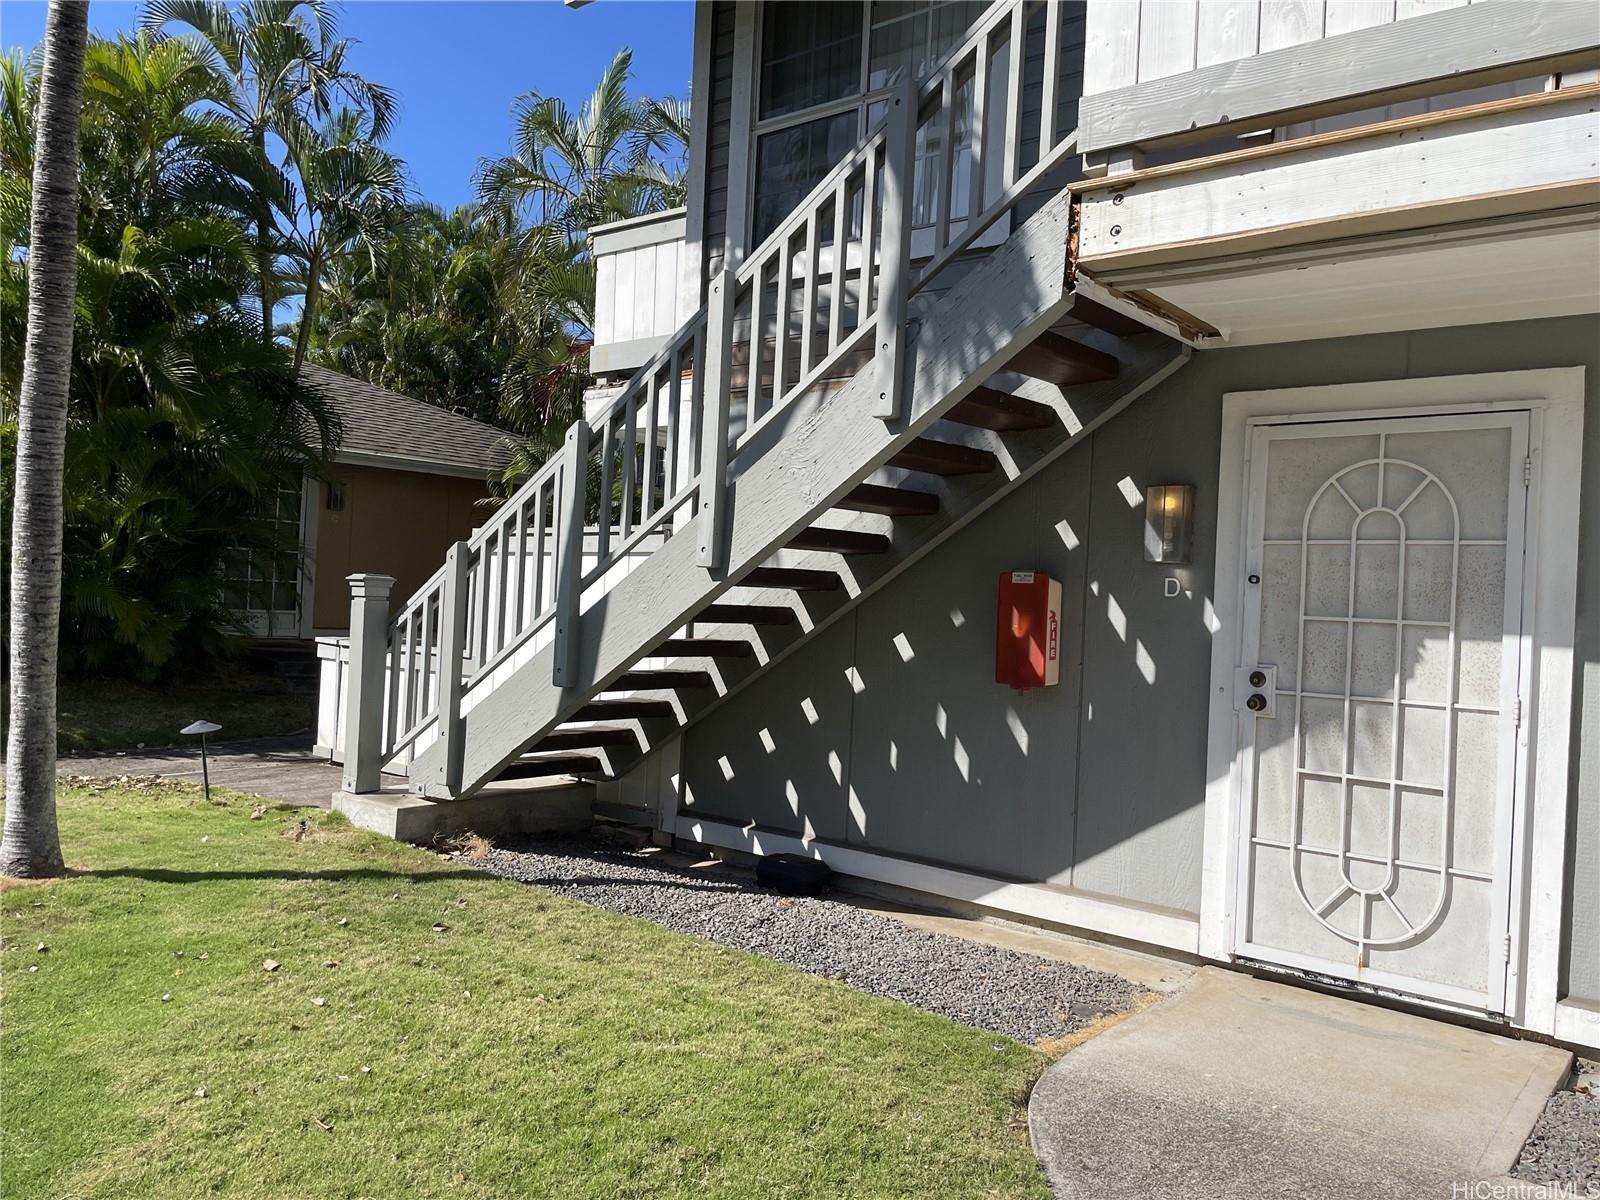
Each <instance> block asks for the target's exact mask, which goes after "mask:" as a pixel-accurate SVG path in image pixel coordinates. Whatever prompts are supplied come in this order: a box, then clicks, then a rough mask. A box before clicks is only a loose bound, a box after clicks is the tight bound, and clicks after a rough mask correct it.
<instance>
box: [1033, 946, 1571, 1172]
mask: <svg viewBox="0 0 1600 1200" xmlns="http://www.w3.org/2000/svg"><path fill="white" fill-rule="evenodd" d="M1570 1061H1571V1056H1570V1055H1568V1054H1567V1053H1565V1052H1564V1051H1560V1050H1556V1049H1553V1048H1551V1047H1549V1046H1541V1045H1537V1044H1535V1043H1532V1042H1515V1041H1511V1040H1510V1039H1507V1038H1500V1037H1495V1036H1493V1035H1491V1034H1486V1033H1478V1032H1476V1031H1474V1030H1469V1029H1462V1028H1460V1027H1458V1026H1454V1025H1448V1024H1445V1023H1443V1022H1440V1021H1431V1020H1427V1019H1425V1018H1422V1017H1416V1016H1411V1015H1408V1014H1404V1013H1397V1012H1391V1011H1388V1010H1386V1009H1381V1008H1377V1007H1374V1006H1372V1005H1367V1004H1359V1003H1356V1002H1354V1001H1350V1000H1341V999H1337V998H1335V997H1331V996H1324V995H1319V994H1317V993H1315V992H1309V991H1305V990H1303V989H1300V988H1293V987H1288V986H1286V985H1283V984H1276V983H1268V982H1264V981H1262V980H1257V979H1253V978H1251V977H1249V976H1246V975H1240V974H1236V973H1234V972H1231V971H1223V970H1221V969H1218V968H1215V967H1207V968H1204V969H1202V970H1200V971H1199V972H1197V973H1196V975H1195V977H1194V980H1193V982H1192V983H1191V984H1190V986H1189V987H1188V988H1186V989H1185V990H1183V991H1182V992H1180V993H1179V994H1177V995H1175V996H1170V997H1168V998H1166V999H1164V1000H1162V1001H1161V1002H1160V1003H1159V1004H1156V1005H1155V1006H1153V1007H1151V1008H1149V1009H1147V1010H1146V1011H1144V1012H1142V1013H1139V1014H1137V1015H1136V1016H1134V1017H1131V1018H1129V1019H1128V1020H1127V1021H1125V1022H1123V1023H1122V1024H1120V1025H1117V1026H1116V1027H1114V1028H1112V1029H1110V1030H1108V1031H1107V1032H1106V1033H1104V1034H1101V1035H1100V1036H1099V1037H1097V1038H1094V1039H1092V1040H1091V1041H1089V1042H1087V1043H1086V1044H1084V1045H1083V1046H1080V1047H1079V1048H1077V1049H1076V1050H1073V1051H1071V1052H1070V1053H1068V1054H1067V1055H1066V1056H1065V1057H1064V1058H1062V1059H1061V1060H1060V1061H1058V1062H1057V1063H1056V1064H1055V1065H1054V1066H1052V1067H1050V1068H1049V1070H1047V1071H1046V1072H1045V1074H1044V1076H1043V1078H1041V1079H1040V1081H1039V1084H1038V1086H1037V1087H1036V1088H1035V1089H1034V1092H1033V1096H1032V1099H1031V1100H1030V1101H1029V1105H1028V1126H1029V1132H1030V1133H1031V1135H1032V1138H1033V1146H1034V1150H1035V1151H1036V1152H1037V1153H1038V1155H1039V1158H1040V1161H1042V1162H1043V1163H1044V1166H1045V1171H1046V1173H1047V1174H1048V1176H1049V1178H1050V1182H1051V1185H1052V1187H1053V1188H1054V1189H1055V1191H1056V1193H1057V1195H1058V1196H1061V1197H1071V1198H1073V1200H1076V1198H1078V1197H1084V1198H1087V1200H1119V1198H1122V1197H1127V1198H1129V1200H1134V1198H1137V1200H1168V1198H1171V1200H1178V1198H1180V1197H1181V1198H1183V1200H1192V1198H1195V1197H1206V1198H1207V1200H1228V1198H1232V1197H1251V1198H1256V1197H1286V1198H1287V1197H1292V1198H1294V1200H1322V1198H1326V1200H1354V1198H1358V1197H1373V1198H1377V1197H1389V1196H1405V1197H1415V1198H1417V1200H1434V1198H1435V1197H1437V1200H1450V1198H1451V1196H1452V1190H1451V1185H1452V1184H1457V1185H1461V1184H1466V1183H1470V1182H1475V1181H1480V1180H1491V1181H1498V1180H1501V1179H1502V1178H1503V1177H1504V1175H1505V1172H1506V1171H1507V1170H1509V1169H1510V1167H1511V1166H1512V1164H1513V1163H1514V1162H1515V1160H1516V1157H1517V1152H1518V1150H1519V1149H1520V1148H1521V1146H1522V1142H1523V1139H1524V1138H1525V1137H1526V1136H1527V1134H1528V1131H1529V1130H1530V1129H1531V1128H1532V1127H1533V1124H1534V1122H1535V1121H1536V1120H1537V1119H1538V1116H1539V1113H1540V1110H1541V1108H1542V1107H1543V1104H1544V1101H1545V1098H1546V1097H1547V1096H1548V1095H1549V1094H1550V1092H1551V1091H1552V1089H1554V1088H1555V1087H1557V1086H1558V1085H1559V1084H1560V1082H1561V1080H1562V1079H1563V1078H1565V1075H1566V1072H1567V1068H1568V1064H1569V1063H1570ZM1505 1182H1507V1183H1509V1182H1510V1181H1509V1180H1506V1181H1505ZM1471 1194H1474V1193H1472V1192H1469V1191H1456V1192H1455V1193H1454V1195H1456V1196H1461V1195H1471ZM1485 1194H1487V1193H1485ZM1512 1194H1514V1193H1512Z"/></svg>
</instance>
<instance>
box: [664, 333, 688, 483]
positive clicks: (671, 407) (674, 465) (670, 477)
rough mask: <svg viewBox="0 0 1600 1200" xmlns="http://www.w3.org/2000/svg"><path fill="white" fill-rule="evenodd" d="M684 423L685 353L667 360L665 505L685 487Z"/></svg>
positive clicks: (680, 352)
mask: <svg viewBox="0 0 1600 1200" xmlns="http://www.w3.org/2000/svg"><path fill="white" fill-rule="evenodd" d="M682 423H683V351H682V350H681V349H679V350H676V351H674V352H673V354H672V356H671V357H670V358H669V359H668V360H667V453H666V456H665V460H664V464H663V470H662V472H661V475H662V479H663V481H664V482H663V487H662V489H661V494H662V501H663V503H670V502H671V501H672V500H673V499H675V498H676V497H677V495H678V492H679V491H680V490H681V489H682V487H683V481H682V480H680V479H679V478H678V434H679V428H678V427H679V426H680V425H681V424H682Z"/></svg>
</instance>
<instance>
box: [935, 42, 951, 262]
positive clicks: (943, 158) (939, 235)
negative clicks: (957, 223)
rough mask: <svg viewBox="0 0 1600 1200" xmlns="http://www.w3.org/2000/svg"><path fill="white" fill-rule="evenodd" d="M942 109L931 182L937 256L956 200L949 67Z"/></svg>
mask: <svg viewBox="0 0 1600 1200" xmlns="http://www.w3.org/2000/svg"><path fill="white" fill-rule="evenodd" d="M939 103H940V105H941V106H942V107H941V108H940V109H939V112H938V114H937V115H936V116H935V117H934V120H935V121H937V122H938V123H939V128H940V133H939V145H940V150H939V162H938V166H937V167H936V168H935V169H936V170H937V171H938V172H939V176H938V178H937V179H936V180H935V181H934V212H935V215H934V228H933V250H934V253H935V254H937V253H938V252H939V251H940V250H943V249H944V247H945V244H946V243H948V242H949V241H950V201H951V200H953V199H954V198H955V187H954V180H955V164H956V68H955V64H954V63H952V64H951V65H950V66H948V67H946V68H945V72H944V82H943V83H942V84H941V85H940V89H939Z"/></svg>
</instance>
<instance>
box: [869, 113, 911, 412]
mask: <svg viewBox="0 0 1600 1200" xmlns="http://www.w3.org/2000/svg"><path fill="white" fill-rule="evenodd" d="M916 136H917V92H916V89H915V88H914V87H912V86H911V84H910V83H909V82H908V83H905V84H903V85H902V86H901V87H900V88H899V89H898V91H897V92H896V93H895V95H894V97H893V99H891V100H890V108H889V124H888V128H887V130H886V133H885V137H884V161H883V238H882V244H883V254H882V259H883V265H882V268H881V272H882V274H881V284H880V292H881V298H880V299H879V301H878V313H877V327H878V328H877V335H876V337H877V347H876V351H875V353H874V355H873V362H874V369H875V370H876V371H877V373H878V403H877V407H876V415H877V416H879V417H882V418H883V419H884V420H888V421H893V420H898V419H899V417H900V409H901V393H902V391H903V390H904V389H903V375H904V372H903V371H902V370H901V366H902V363H901V359H902V355H901V353H900V351H901V348H902V347H903V345H904V343H905V335H906V298H907V296H908V295H909V294H910V288H911V178H912V172H913V170H914V169H915V162H914V158H913V154H914V150H915V144H916Z"/></svg>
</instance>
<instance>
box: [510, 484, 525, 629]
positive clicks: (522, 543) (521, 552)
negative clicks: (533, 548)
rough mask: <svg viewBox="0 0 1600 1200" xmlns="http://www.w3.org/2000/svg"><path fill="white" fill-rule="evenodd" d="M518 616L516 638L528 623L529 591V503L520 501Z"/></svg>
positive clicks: (515, 626) (514, 627)
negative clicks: (527, 604) (524, 609)
mask: <svg viewBox="0 0 1600 1200" xmlns="http://www.w3.org/2000/svg"><path fill="white" fill-rule="evenodd" d="M516 523H517V587H516V597H517V614H516V620H515V621H514V622H513V623H512V626H511V636H512V637H516V636H517V635H518V634H520V633H521V632H522V627H523V625H524V624H526V622H525V621H524V619H523V616H522V613H523V605H524V600H525V596H526V591H527V586H526V585H527V574H528V502H527V501H526V500H523V501H520V502H519V503H518V504H517V515H516Z"/></svg>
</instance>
